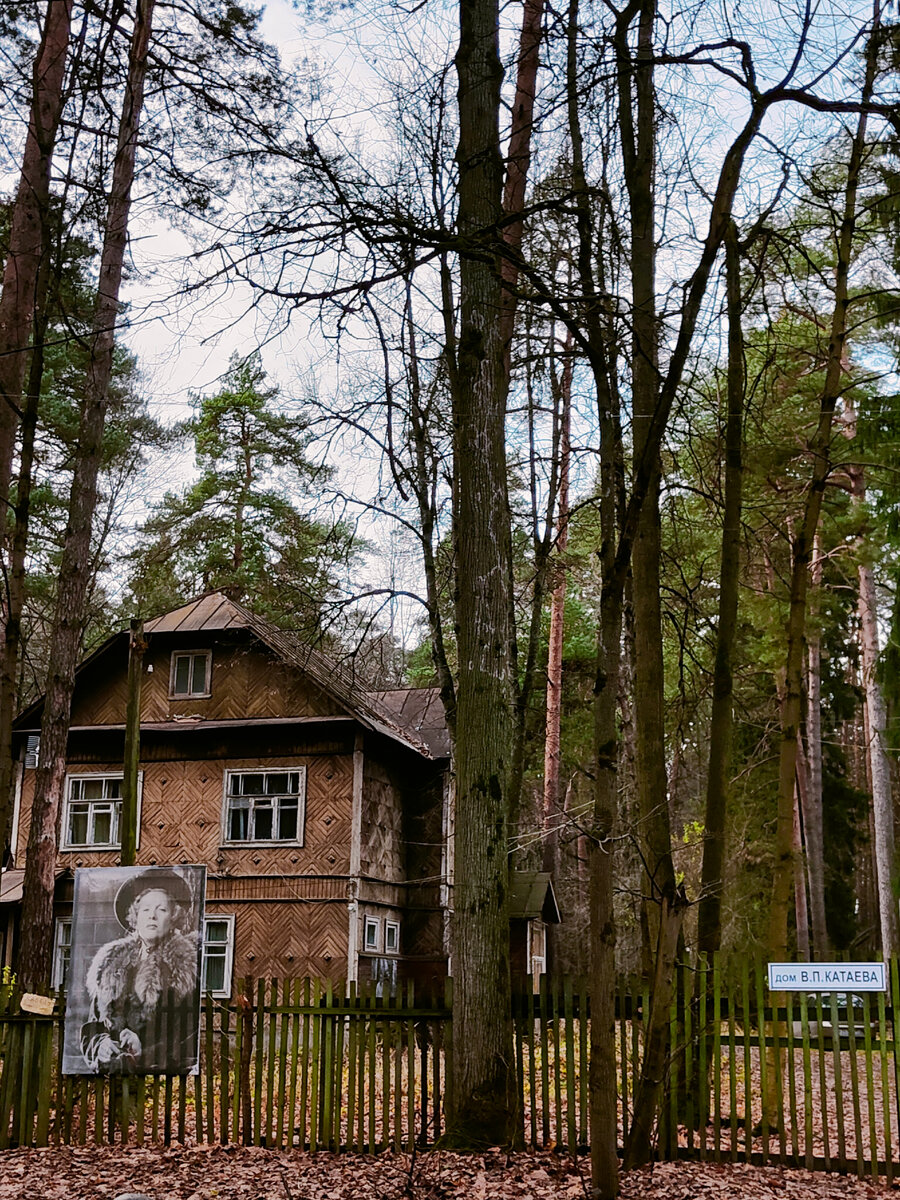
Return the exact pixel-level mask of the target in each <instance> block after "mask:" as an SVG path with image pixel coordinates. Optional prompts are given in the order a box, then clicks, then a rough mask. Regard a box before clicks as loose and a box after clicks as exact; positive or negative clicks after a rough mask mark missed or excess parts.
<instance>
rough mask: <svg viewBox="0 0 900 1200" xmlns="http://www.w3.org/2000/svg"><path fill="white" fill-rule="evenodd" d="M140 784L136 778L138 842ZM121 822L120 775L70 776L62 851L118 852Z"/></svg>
mask: <svg viewBox="0 0 900 1200" xmlns="http://www.w3.org/2000/svg"><path fill="white" fill-rule="evenodd" d="M141 781H142V776H141V775H139V776H138V841H140V828H141V822H140V804H141ZM121 819H122V776H121V775H100V774H91V775H70V776H69V777H68V779H67V781H66V802H65V811H64V813H63V825H62V828H63V842H62V847H61V848H62V849H63V850H118V848H119V846H120V845H121V834H120V832H119V824H120V821H121Z"/></svg>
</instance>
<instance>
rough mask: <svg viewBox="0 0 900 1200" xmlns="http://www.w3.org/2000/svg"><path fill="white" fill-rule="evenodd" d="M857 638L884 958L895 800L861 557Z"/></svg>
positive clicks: (874, 625) (891, 910) (869, 588)
mask: <svg viewBox="0 0 900 1200" xmlns="http://www.w3.org/2000/svg"><path fill="white" fill-rule="evenodd" d="M854 474H855V478H854V487H853V497H854V501H855V502H856V504H857V505H859V506H862V504H863V503H864V502H865V494H866V484H865V474H864V472H863V468H862V467H859V468H858V469H857V470H856V471H855V472H854ZM858 573H859V601H858V605H857V609H858V612H859V640H860V650H861V658H862V685H863V692H864V693H865V705H866V717H867V721H866V726H867V736H866V754H867V756H868V760H869V776H870V779H871V787H872V816H873V824H874V827H875V882H876V886H877V891H878V915H879V923H880V926H881V951H882V954H883V955H884V957H885V959H888V958H894V957H896V956H897V954H898V953H900V931H898V919H897V897H896V895H895V894H894V879H895V877H896V857H895V844H894V805H893V799H892V794H891V768H890V763H889V761H888V755H887V750H886V748H885V728H886V724H887V720H886V716H885V708H884V696H883V694H882V691H881V684H880V683H879V681H878V657H879V646H878V609H877V606H876V600H875V581H874V579H873V577H872V568H871V567H870V566H869V564H868V562H866V561H865V559H861V560H860V564H859V569H858Z"/></svg>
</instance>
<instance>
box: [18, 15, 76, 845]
mask: <svg viewBox="0 0 900 1200" xmlns="http://www.w3.org/2000/svg"><path fill="white" fill-rule="evenodd" d="M72 7H73V0H48V3H47V13H46V16H45V18H44V27H43V30H42V31H41V41H40V45H39V46H38V52H37V57H36V58H35V61H34V69H33V72H32V93H31V115H30V118H29V122H28V134H27V136H26V139H25V152H24V155H23V158H22V174H21V176H20V179H19V186H18V189H17V191H16V198H15V202H14V204H13V210H12V221H11V224H10V231H9V251H8V255H7V259H6V266H5V269H4V272H3V288H2V291H0V505H2V506H3V508H2V511H0V529H2V528H3V526H4V524H5V520H6V513H5V504H6V501H7V498H8V496H9V484H10V479H11V476H12V461H13V448H14V446H15V439H16V429H17V428H18V424H19V419H20V416H21V410H22V383H23V381H24V379H25V359H26V356H27V352H28V342H29V338H30V336H31V327H32V321H33V319H34V311H35V297H36V290H37V283H38V273H39V271H40V264H41V258H42V256H43V254H44V253H45V249H46V246H45V238H44V234H43V227H44V224H45V222H46V214H47V210H48V208H49V205H50V167H51V162H52V159H53V148H54V146H55V144H56V134H57V130H58V129H59V120H60V117H61V116H62V109H63V79H64V77H65V71H66V58H67V56H68V52H69V30H70V25H71V20H72ZM3 607H5V605H4V606H3ZM0 803H3V800H0ZM2 833H3V830H2V829H0V834H2Z"/></svg>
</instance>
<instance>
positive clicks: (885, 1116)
mask: <svg viewBox="0 0 900 1200" xmlns="http://www.w3.org/2000/svg"><path fill="white" fill-rule="evenodd" d="M889 965H890V964H889ZM886 1018H887V1014H886V1013H885V1002H884V992H879V993H878V1057H879V1060H880V1062H881V1120H882V1123H883V1127H884V1168H885V1182H886V1184H887V1186H888V1187H891V1186H892V1185H893V1181H894V1139H893V1125H892V1121H891V1087H890V1082H889V1070H888V1056H887V1019H886ZM896 1054H897V1043H896V1042H894V1045H893V1056H894V1057H896ZM872 1158H873V1160H874V1161H875V1162H876V1173H877V1161H878V1155H877V1154H873V1155H872Z"/></svg>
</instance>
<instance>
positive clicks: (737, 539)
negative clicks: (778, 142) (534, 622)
mask: <svg viewBox="0 0 900 1200" xmlns="http://www.w3.org/2000/svg"><path fill="white" fill-rule="evenodd" d="M725 270H726V292H727V307H728V384H727V391H728V394H727V403H728V414H727V417H726V421H725V502H724V515H723V520H722V560H721V565H720V568H719V620H718V625H717V628H716V658H715V666H714V668H713V701H712V714H711V717H710V726H709V771H708V775H707V780H706V815H705V827H704V835H703V862H702V866H701V885H700V903H699V906H698V916H697V949H698V950H699V951H700V953H701V954H706V955H709V956H712V955H713V954H714V953H715V952H716V951H717V950H718V949H719V947H720V946H721V944H722V888H723V881H722V874H723V866H724V861H725V814H726V807H727V799H728V787H729V783H730V771H731V739H732V729H733V716H732V694H733V691H734V678H733V667H732V664H733V659H734V643H735V638H736V635H737V615H738V585H739V581H740V550H741V510H742V494H743V485H744V461H743V451H744V338H743V333H742V330H741V275H740V252H739V247H738V241H737V230H736V229H735V227H734V224H733V223H732V225H731V226H730V228H729V232H728V234H727V236H726V238H725Z"/></svg>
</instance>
